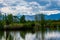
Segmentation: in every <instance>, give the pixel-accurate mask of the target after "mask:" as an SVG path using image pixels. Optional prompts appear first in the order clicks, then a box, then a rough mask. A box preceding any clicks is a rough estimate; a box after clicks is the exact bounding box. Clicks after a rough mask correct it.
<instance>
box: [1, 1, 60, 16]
mask: <svg viewBox="0 0 60 40" xmlns="http://www.w3.org/2000/svg"><path fill="white" fill-rule="evenodd" d="M0 11H1V12H2V14H4V13H6V14H13V15H35V14H46V15H51V14H57V13H60V0H0Z"/></svg>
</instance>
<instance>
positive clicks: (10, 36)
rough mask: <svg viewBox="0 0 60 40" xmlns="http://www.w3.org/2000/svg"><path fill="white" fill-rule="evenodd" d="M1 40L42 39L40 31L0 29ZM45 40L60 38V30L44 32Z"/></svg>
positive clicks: (57, 39) (58, 39)
mask: <svg viewBox="0 0 60 40" xmlns="http://www.w3.org/2000/svg"><path fill="white" fill-rule="evenodd" d="M0 40H42V33H41V32H40V31H38V32H35V33H31V32H24V31H0ZM44 40H60V31H57V30H55V31H46V32H44Z"/></svg>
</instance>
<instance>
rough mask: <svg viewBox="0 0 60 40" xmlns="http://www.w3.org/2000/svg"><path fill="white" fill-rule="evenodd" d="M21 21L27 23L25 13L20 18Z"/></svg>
mask: <svg viewBox="0 0 60 40" xmlns="http://www.w3.org/2000/svg"><path fill="white" fill-rule="evenodd" d="M20 22H21V23H25V22H26V20H25V16H24V15H23V16H22V17H21V18H20Z"/></svg>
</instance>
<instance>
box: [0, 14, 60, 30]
mask: <svg viewBox="0 0 60 40" xmlns="http://www.w3.org/2000/svg"><path fill="white" fill-rule="evenodd" d="M6 27H9V28H10V27H11V28H17V27H18V28H20V27H23V28H24V27H25V28H27V27H28V28H34V29H36V30H38V29H41V28H50V29H56V28H57V27H59V28H60V19H59V20H50V19H49V20H45V18H44V15H43V14H37V15H35V19H34V20H33V21H30V20H26V19H25V15H22V16H20V17H18V16H13V15H12V14H8V15H6V14H5V15H2V14H1V13H0V29H2V28H6Z"/></svg>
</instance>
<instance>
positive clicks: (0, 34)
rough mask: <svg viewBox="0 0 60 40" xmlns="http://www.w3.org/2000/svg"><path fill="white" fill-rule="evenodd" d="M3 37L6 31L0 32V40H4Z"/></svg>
mask: <svg viewBox="0 0 60 40" xmlns="http://www.w3.org/2000/svg"><path fill="white" fill-rule="evenodd" d="M3 35H4V31H0V40H1V39H2V36H3Z"/></svg>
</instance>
